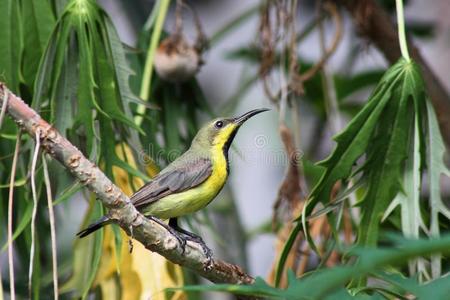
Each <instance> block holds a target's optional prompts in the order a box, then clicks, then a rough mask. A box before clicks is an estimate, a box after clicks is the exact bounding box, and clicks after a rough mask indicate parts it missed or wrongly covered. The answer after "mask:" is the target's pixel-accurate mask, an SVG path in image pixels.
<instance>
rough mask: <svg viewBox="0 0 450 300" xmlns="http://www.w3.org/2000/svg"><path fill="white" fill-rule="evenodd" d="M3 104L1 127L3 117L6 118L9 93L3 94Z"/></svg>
mask: <svg viewBox="0 0 450 300" xmlns="http://www.w3.org/2000/svg"><path fill="white" fill-rule="evenodd" d="M3 103H4V104H3V105H2V110H1V111H0V129H2V124H3V119H4V118H5V113H6V107H7V106H8V93H5V94H4V95H3Z"/></svg>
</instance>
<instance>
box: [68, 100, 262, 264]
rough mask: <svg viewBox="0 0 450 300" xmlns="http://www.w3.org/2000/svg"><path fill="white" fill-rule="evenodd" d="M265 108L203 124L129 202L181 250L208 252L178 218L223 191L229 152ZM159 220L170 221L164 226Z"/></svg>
mask: <svg viewBox="0 0 450 300" xmlns="http://www.w3.org/2000/svg"><path fill="white" fill-rule="evenodd" d="M267 110H268V109H266V108H262V109H254V110H251V111H249V112H247V113H245V114H243V115H241V116H240V117H236V118H218V119H215V120H212V121H210V122H209V123H207V124H206V125H204V126H203V127H202V128H201V129H200V130H199V131H198V132H197V134H196V135H195V137H194V139H193V140H192V143H191V146H190V148H189V149H188V150H187V151H186V152H185V153H183V154H182V155H181V156H180V157H178V158H177V159H176V160H174V161H173V162H172V163H170V164H169V165H168V166H167V167H165V168H164V169H163V170H162V171H161V172H160V173H158V174H157V175H156V176H155V177H154V178H153V179H152V180H151V181H149V182H147V183H146V184H145V185H144V186H142V187H141V188H140V189H139V190H138V191H137V192H136V193H134V194H133V195H132V196H131V197H130V200H131V202H132V203H133V205H134V206H135V207H136V209H137V210H138V211H139V212H141V213H142V214H144V215H145V216H146V217H147V218H150V219H152V220H153V221H155V222H157V223H158V224H160V225H161V226H163V227H165V228H166V229H167V230H169V232H170V233H171V234H172V235H174V236H175V237H176V238H177V239H178V240H179V241H180V244H181V245H182V250H183V253H184V247H185V245H186V241H187V240H191V241H194V242H197V243H200V244H201V245H202V248H203V251H204V252H205V254H206V255H207V256H208V257H209V258H211V250H210V249H209V248H208V247H207V246H206V244H205V243H204V242H203V240H202V238H201V237H199V236H198V235H196V234H194V233H192V232H189V231H187V230H184V229H182V228H180V227H179V226H178V217H180V216H184V215H187V214H191V213H193V212H196V211H198V210H200V209H202V208H204V207H205V206H206V205H208V204H209V203H210V202H211V201H212V200H213V199H214V198H215V197H216V196H217V194H219V192H220V190H221V189H222V188H223V186H224V184H225V182H226V180H227V177H228V174H229V171H230V167H229V159H228V150H229V149H230V145H231V143H232V142H233V139H234V137H235V136H236V133H237V132H238V130H239V128H240V127H241V125H242V124H244V122H245V121H247V120H248V119H250V118H251V117H253V116H254V115H256V114H259V113H262V112H264V111H267ZM161 220H169V223H168V224H166V223H164V222H163V221H161ZM111 222H112V220H111V219H110V218H109V217H108V215H105V216H103V217H102V218H100V219H99V220H98V221H96V222H94V223H92V224H91V225H89V226H88V227H87V228H86V229H84V230H82V231H80V232H79V233H77V235H78V236H79V237H80V238H82V237H85V236H87V235H89V234H91V233H92V232H94V231H96V230H98V229H100V228H102V227H103V226H105V225H107V224H109V223H111Z"/></svg>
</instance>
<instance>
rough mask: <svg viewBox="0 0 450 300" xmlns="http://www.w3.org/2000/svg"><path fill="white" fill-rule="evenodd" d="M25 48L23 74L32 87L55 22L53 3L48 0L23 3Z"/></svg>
mask: <svg viewBox="0 0 450 300" xmlns="http://www.w3.org/2000/svg"><path fill="white" fill-rule="evenodd" d="M22 16H23V17H22V20H23V24H22V26H23V34H24V36H25V37H26V38H24V50H23V64H22V66H23V70H22V73H23V76H24V79H25V82H26V83H27V84H28V85H29V86H30V87H32V86H33V83H34V78H35V76H36V72H37V69H38V66H39V61H40V59H41V55H42V53H43V52H44V49H45V48H46V45H47V41H48V38H49V36H50V34H51V32H52V30H53V26H54V24H55V17H54V15H53V11H52V9H51V4H50V3H49V1H47V0H41V1H31V0H24V1H23V4H22Z"/></svg>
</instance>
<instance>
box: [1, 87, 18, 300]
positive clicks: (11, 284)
mask: <svg viewBox="0 0 450 300" xmlns="http://www.w3.org/2000/svg"><path fill="white" fill-rule="evenodd" d="M5 94H8V93H5ZM5 99H6V97H5ZM3 105H4V106H6V105H8V103H7V102H6V100H4V102H3ZM21 137H22V131H21V130H19V132H18V133H17V140H16V147H15V150H14V156H13V161H12V166H11V179H10V183H9V196H8V266H9V296H10V297H11V300H15V299H16V290H15V288H14V257H13V228H12V227H13V203H14V182H15V179H16V171H17V161H18V159H19V149H20V141H21Z"/></svg>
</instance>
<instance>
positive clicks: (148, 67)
mask: <svg viewBox="0 0 450 300" xmlns="http://www.w3.org/2000/svg"><path fill="white" fill-rule="evenodd" d="M169 5H170V0H161V3H160V5H159V7H158V14H157V18H156V22H155V27H154V29H153V33H152V37H151V39H150V45H149V48H148V51H147V58H146V60H145V67H144V74H143V75H142V81H141V91H140V93H139V97H140V98H141V99H142V100H144V101H148V99H149V97H150V88H151V83H152V73H153V58H154V57H155V52H156V48H157V47H158V43H159V38H160V36H161V32H162V29H163V25H164V20H165V19H166V15H167V10H168V9H169ZM144 113H145V106H144V105H142V104H139V106H138V107H137V116H136V117H135V118H134V123H135V124H136V125H138V126H140V125H141V124H142V121H143V117H142V116H143V115H144Z"/></svg>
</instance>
